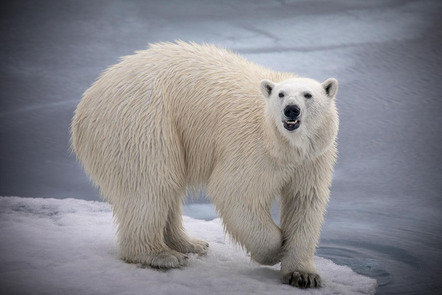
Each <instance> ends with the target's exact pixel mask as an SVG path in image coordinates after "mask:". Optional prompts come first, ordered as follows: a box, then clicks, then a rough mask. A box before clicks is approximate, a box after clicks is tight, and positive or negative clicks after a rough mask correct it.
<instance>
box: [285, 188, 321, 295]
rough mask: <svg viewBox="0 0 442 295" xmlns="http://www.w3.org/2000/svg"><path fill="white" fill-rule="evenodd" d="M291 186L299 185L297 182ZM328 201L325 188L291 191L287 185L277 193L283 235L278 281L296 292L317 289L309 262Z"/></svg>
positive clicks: (313, 267) (315, 279)
mask: <svg viewBox="0 0 442 295" xmlns="http://www.w3.org/2000/svg"><path fill="white" fill-rule="evenodd" d="M295 183H297V184H299V182H298V181H296V182H295ZM327 201H328V188H324V189H323V190H320V189H319V190H318V189H317V188H314V187H312V188H308V189H305V188H303V189H301V190H299V188H298V189H297V190H295V187H294V183H290V184H289V185H287V187H286V188H285V189H284V190H283V192H282V193H281V231H282V235H283V241H284V242H283V247H282V259H281V280H282V282H283V283H284V284H289V285H291V286H294V287H298V288H314V287H321V286H322V281H321V277H320V276H319V275H318V273H317V271H316V266H315V263H314V261H313V258H314V254H315V250H316V246H317V243H318V241H319V235H320V230H321V225H322V222H323V220H324V213H325V208H326V205H327Z"/></svg>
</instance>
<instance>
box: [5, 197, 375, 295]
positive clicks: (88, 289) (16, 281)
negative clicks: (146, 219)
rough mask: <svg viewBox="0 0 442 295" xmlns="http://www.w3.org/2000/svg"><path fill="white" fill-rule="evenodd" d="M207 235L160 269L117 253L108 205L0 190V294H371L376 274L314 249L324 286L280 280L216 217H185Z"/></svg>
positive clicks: (191, 230) (194, 231)
mask: <svg viewBox="0 0 442 295" xmlns="http://www.w3.org/2000/svg"><path fill="white" fill-rule="evenodd" d="M183 218H184V224H185V227H186V229H187V231H188V233H189V234H190V235H193V236H195V237H198V238H201V239H204V240H206V241H208V242H209V243H210V250H209V254H208V255H207V256H206V257H198V256H196V255H193V256H191V258H190V262H189V265H188V266H187V267H184V268H182V269H175V270H170V271H157V270H153V269H150V268H142V267H140V266H139V265H134V264H127V263H125V262H123V261H122V260H120V259H119V257H118V252H117V248H116V241H115V225H114V224H113V222H112V211H111V207H110V206H109V205H108V204H106V203H102V202H90V201H84V200H77V199H64V200H56V199H30V198H19V197H0V230H1V242H0V273H1V276H0V293H1V294H106V295H110V294H247V293H253V294H269V293H271V294H291V295H293V294H374V293H375V289H376V281H375V280H374V279H371V278H367V277H364V276H361V275H358V274H356V273H354V272H353V271H352V270H351V269H350V268H348V267H345V266H338V265H336V264H334V263H333V262H331V261H330V260H327V259H324V258H320V257H316V258H315V261H316V265H317V268H318V271H319V273H320V274H321V276H322V278H323V279H324V281H325V285H326V286H325V287H324V288H322V289H309V290H299V289H295V288H293V287H290V286H287V285H283V284H281V283H280V281H279V271H278V268H279V266H274V267H264V266H260V265H257V264H255V263H253V262H251V261H250V259H249V257H248V256H247V255H246V253H245V252H244V251H243V250H241V249H240V247H238V246H235V245H233V244H232V243H231V242H230V241H229V240H228V237H225V235H224V233H223V229H222V225H221V223H220V220H219V219H214V220H212V221H202V220H197V219H192V218H190V217H186V216H185V217H183Z"/></svg>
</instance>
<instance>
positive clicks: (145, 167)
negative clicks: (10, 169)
mask: <svg viewBox="0 0 442 295" xmlns="http://www.w3.org/2000/svg"><path fill="white" fill-rule="evenodd" d="M281 91H282V92H284V94H285V96H284V97H283V98H281V97H279V96H278V95H279V92H281ZM336 91H337V81H336V80H335V79H329V80H327V81H325V82H324V83H322V84H320V83H318V82H316V81H314V80H311V79H306V78H298V77H297V76H295V75H293V74H290V73H278V72H274V71H272V70H270V69H266V68H264V67H261V66H258V65H255V64H253V63H250V62H249V61H247V60H246V59H244V58H242V57H240V56H239V55H236V54H233V53H231V52H229V51H226V50H223V49H219V48H216V47H215V46H212V45H202V46H201V45H197V44H193V43H192V44H189V43H184V42H178V43H176V44H172V43H160V44H154V45H151V46H150V48H149V49H147V50H143V51H138V52H136V54H134V55H131V56H126V57H123V58H122V61H121V62H120V63H119V64H117V65H114V66H112V67H110V68H109V69H108V70H106V71H105V72H104V73H103V74H102V75H101V76H100V78H99V79H98V80H97V81H96V82H95V83H94V84H93V85H92V86H91V87H90V88H89V89H88V90H87V91H86V92H85V93H84V96H83V99H82V100H81V102H80V103H79V105H78V107H77V110H76V112H75V116H74V118H73V121H72V148H73V150H74V151H75V153H76V155H77V157H78V159H79V161H80V162H81V163H82V164H83V166H84V169H85V170H86V172H87V173H88V174H89V176H90V178H91V179H92V181H93V182H94V184H95V185H97V186H98V187H99V188H100V190H101V193H102V195H103V196H104V197H105V198H106V200H108V201H109V202H110V203H111V204H112V205H113V211H114V216H115V220H116V222H117V224H118V237H119V245H120V252H121V256H122V258H123V259H124V260H126V261H128V262H132V263H142V264H148V265H150V266H153V267H161V268H173V267H180V266H182V265H185V264H186V262H187V256H186V255H185V254H186V253H198V254H201V255H202V254H205V253H206V252H207V247H208V244H207V243H205V242H203V241H200V240H196V239H193V238H190V237H188V236H187V235H186V234H185V232H184V229H183V226H182V220H181V212H182V200H183V198H184V196H185V193H186V190H188V189H191V190H196V189H199V188H205V190H206V192H207V194H208V196H209V197H210V198H211V200H212V202H213V203H214V204H215V206H216V209H217V211H218V213H219V214H220V216H221V218H222V220H223V224H224V226H225V229H226V231H227V232H228V233H229V234H230V235H231V236H232V237H233V239H234V240H235V241H237V242H238V243H239V244H240V245H241V246H243V247H244V248H245V249H246V250H247V251H248V252H249V253H250V255H251V257H252V259H253V260H255V261H257V262H259V263H261V264H268V265H271V264H276V263H278V262H280V261H281V262H282V264H281V278H282V281H283V282H284V283H288V284H291V285H293V286H299V287H314V286H320V284H321V281H320V278H319V276H318V275H317V273H316V269H315V265H314V263H313V256H314V252H315V247H316V245H317V242H318V239H319V233H320V228H321V224H322V221H323V214H324V212H325V207H326V204H327V201H328V196H329V186H330V184H331V178H332V172H333V165H334V162H335V157H336V144H335V139H336V135H337V131H338V115H337V110H336V107H335V102H334V97H335V94H336ZM306 92H309V93H311V94H312V98H310V99H306V98H305V97H304V94H305V93H306ZM289 104H297V105H298V106H299V107H300V109H301V125H300V127H299V128H298V129H296V130H294V131H288V130H286V129H284V127H283V125H282V119H283V114H282V110H283V109H284V107H285V106H286V105H289ZM276 196H280V197H281V203H282V206H281V207H282V209H281V228H279V227H278V226H276V224H275V223H274V222H273V220H272V217H271V215H270V211H269V209H270V203H271V201H272V200H273V199H274V198H275V197H276Z"/></svg>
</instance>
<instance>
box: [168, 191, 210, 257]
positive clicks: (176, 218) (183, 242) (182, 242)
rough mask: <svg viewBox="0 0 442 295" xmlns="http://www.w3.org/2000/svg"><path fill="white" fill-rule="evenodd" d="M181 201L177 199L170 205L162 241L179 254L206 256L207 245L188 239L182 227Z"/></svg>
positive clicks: (200, 241)
mask: <svg viewBox="0 0 442 295" xmlns="http://www.w3.org/2000/svg"><path fill="white" fill-rule="evenodd" d="M182 219H183V218H182V200H181V198H177V199H176V200H174V201H173V203H172V204H171V207H170V209H169V215H168V219H167V224H166V228H165V231H164V240H165V242H166V244H167V246H169V247H170V248H171V249H173V250H175V251H178V252H181V253H195V254H198V255H206V254H207V251H208V247H209V244H208V243H207V242H205V241H202V240H198V239H194V238H191V237H189V236H188V235H187V234H186V232H185V229H184V227H183V221H182Z"/></svg>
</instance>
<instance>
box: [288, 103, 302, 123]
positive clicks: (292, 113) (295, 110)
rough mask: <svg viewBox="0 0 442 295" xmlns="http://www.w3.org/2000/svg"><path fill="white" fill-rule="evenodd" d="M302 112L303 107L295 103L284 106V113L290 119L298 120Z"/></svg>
mask: <svg viewBox="0 0 442 295" xmlns="http://www.w3.org/2000/svg"><path fill="white" fill-rule="evenodd" d="M299 114H301V109H300V108H299V107H298V106H297V105H295V104H289V105H288V106H286V107H285V108H284V115H285V116H286V117H287V119H288V120H296V119H297V118H298V117H299Z"/></svg>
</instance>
